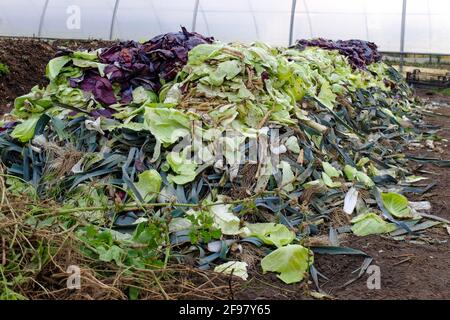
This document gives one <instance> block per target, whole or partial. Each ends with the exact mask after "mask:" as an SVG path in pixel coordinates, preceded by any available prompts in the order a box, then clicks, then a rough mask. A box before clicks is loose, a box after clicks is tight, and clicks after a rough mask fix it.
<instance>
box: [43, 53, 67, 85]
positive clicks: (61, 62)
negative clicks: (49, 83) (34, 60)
mask: <svg viewBox="0 0 450 320" xmlns="http://www.w3.org/2000/svg"><path fill="white" fill-rule="evenodd" d="M70 60H72V58H71V57H69V56H61V57H56V58H53V59H52V60H50V61H49V63H48V64H47V67H46V75H47V77H48V78H49V79H50V80H53V79H55V78H56V77H57V76H58V74H59V72H60V71H61V69H62V68H63V67H64V66H65V65H66V64H67V63H68V62H69V61H70Z"/></svg>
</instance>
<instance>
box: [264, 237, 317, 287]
mask: <svg viewBox="0 0 450 320" xmlns="http://www.w3.org/2000/svg"><path fill="white" fill-rule="evenodd" d="M313 261H314V258H313V254H312V251H311V250H309V249H307V248H305V247H303V246H301V245H299V244H290V245H287V246H285V247H281V248H278V249H277V250H275V251H273V252H271V253H270V254H269V255H267V256H266V257H264V259H262V260H261V266H262V269H263V272H264V273H265V272H267V271H272V272H277V273H279V275H278V278H280V279H281V280H283V281H284V282H285V283H288V284H289V283H295V282H299V281H302V280H303V278H304V277H305V274H306V273H307V272H308V270H309V267H310V266H311V265H312V263H313Z"/></svg>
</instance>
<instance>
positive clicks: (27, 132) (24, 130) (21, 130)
mask: <svg viewBox="0 0 450 320" xmlns="http://www.w3.org/2000/svg"><path fill="white" fill-rule="evenodd" d="M40 117H41V115H40V114H33V115H32V116H31V117H30V118H28V119H27V120H24V121H23V122H21V123H19V124H18V125H16V127H15V128H14V130H13V132H12V133H11V137H13V138H16V139H19V140H20V141H22V142H27V141H28V140H30V139H32V138H33V137H34V130H35V129H36V125H37V123H38V121H39V119H40Z"/></svg>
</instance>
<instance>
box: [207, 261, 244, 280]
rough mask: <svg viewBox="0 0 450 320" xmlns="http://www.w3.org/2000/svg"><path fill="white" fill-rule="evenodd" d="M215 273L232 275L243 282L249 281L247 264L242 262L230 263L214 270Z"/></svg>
mask: <svg viewBox="0 0 450 320" xmlns="http://www.w3.org/2000/svg"><path fill="white" fill-rule="evenodd" d="M214 272H219V273H223V274H232V275H233V276H236V277H239V278H241V279H242V280H247V278H248V273H247V263H246V262H242V261H228V262H225V263H223V264H221V265H218V266H217V267H215V268H214Z"/></svg>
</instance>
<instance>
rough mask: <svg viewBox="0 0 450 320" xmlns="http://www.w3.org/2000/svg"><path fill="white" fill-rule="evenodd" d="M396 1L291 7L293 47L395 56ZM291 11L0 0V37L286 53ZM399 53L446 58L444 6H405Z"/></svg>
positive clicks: (275, 6)
mask: <svg viewBox="0 0 450 320" xmlns="http://www.w3.org/2000/svg"><path fill="white" fill-rule="evenodd" d="M116 1H119V2H118V7H117V15H116V17H115V20H114V23H113V12H114V7H115V5H116ZM197 1H198V2H197ZM402 1H403V0H339V1H336V0H297V1H296V8H295V12H294V20H293V29H292V30H293V39H294V40H295V39H299V38H314V37H324V38H331V39H351V38H358V39H364V40H369V41H373V42H375V43H377V44H378V46H379V48H380V49H381V50H382V51H393V52H398V51H399V50H400V29H401V15H402ZM46 3H47V4H48V6H47V7H46V10H44V8H45V4H46ZM197 3H198V11H197V14H196V15H195V14H194V10H195V8H196V7H197V6H196V4H197ZM292 4H293V1H292V0H0V36H30V37H33V36H35V37H38V36H40V37H47V38H65V39H68V38H74V39H87V38H101V39H109V38H110V37H112V38H113V39H135V40H142V39H148V38H150V37H152V36H155V35H158V34H161V33H165V32H169V31H178V30H179V29H180V26H181V25H183V26H185V27H187V29H191V28H192V27H193V26H194V25H195V27H196V31H198V32H200V33H203V34H205V35H208V36H214V37H215V38H216V39H220V40H223V41H240V42H252V41H255V40H259V41H264V42H267V43H270V44H272V45H288V42H289V28H290V23H291V10H292V7H293V6H292ZM77 10H78V11H79V12H78V11H77ZM77 13H79V15H78V18H77ZM194 17H196V21H195V23H194ZM41 18H42V19H41ZM112 23H113V25H112V27H111V24H112ZM405 52H418V53H441V54H450V1H448V0H407V6H406V28H405Z"/></svg>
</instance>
